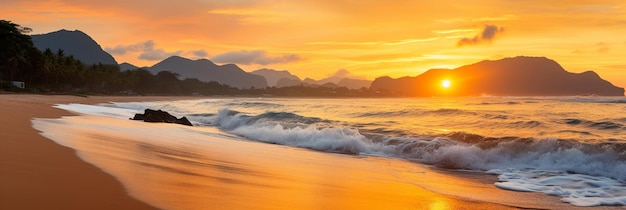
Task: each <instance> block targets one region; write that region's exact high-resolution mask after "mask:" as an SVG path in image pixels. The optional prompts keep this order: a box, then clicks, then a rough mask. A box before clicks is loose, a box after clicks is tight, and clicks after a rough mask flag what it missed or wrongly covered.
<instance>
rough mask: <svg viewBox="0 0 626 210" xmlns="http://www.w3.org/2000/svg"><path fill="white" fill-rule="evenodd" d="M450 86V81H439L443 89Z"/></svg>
mask: <svg viewBox="0 0 626 210" xmlns="http://www.w3.org/2000/svg"><path fill="white" fill-rule="evenodd" d="M451 85H452V83H451V82H450V80H447V79H444V80H441V86H442V87H443V88H449V87H450V86H451Z"/></svg>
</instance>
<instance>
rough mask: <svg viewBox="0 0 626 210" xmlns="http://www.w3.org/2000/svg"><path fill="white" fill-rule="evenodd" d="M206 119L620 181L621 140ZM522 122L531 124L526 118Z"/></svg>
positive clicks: (247, 132) (378, 148) (454, 162)
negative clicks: (594, 141) (407, 131)
mask: <svg viewBox="0 0 626 210" xmlns="http://www.w3.org/2000/svg"><path fill="white" fill-rule="evenodd" d="M211 118H212V119H211V124H212V125H215V126H218V127H220V128H222V129H224V130H226V131H228V132H231V133H234V134H238V135H242V136H245V137H247V138H250V139H255V140H259V141H264V142H270V143H277V144H285V145H292V146H299V147H306V148H310V149H316V150H322V151H331V152H345V153H349V154H375V155H385V156H390V157H396V158H406V159H411V160H418V161H420V162H425V163H429V164H434V165H438V166H442V167H445V168H453V169H470V170H490V169H498V168H508V167H515V168H538V169H559V170H564V171H571V172H576V173H581V174H589V175H599V176H605V177H611V178H615V179H618V180H621V181H626V162H624V160H626V145H625V144H620V143H605V144H583V143H579V142H576V141H570V140H557V139H542V140H538V139H533V138H518V137H503V138H489V137H483V136H480V135H476V134H468V133H463V132H455V133H451V134H446V135H440V136H427V135H423V136H414V137H406V136H402V135H393V134H401V132H398V131H394V130H385V129H369V130H365V131H366V133H365V134H362V133H361V131H360V130H359V129H357V128H350V127H347V126H334V124H333V123H331V121H328V120H323V119H319V118H314V117H305V116H300V115H297V114H293V113H274V112H267V113H263V114H260V115H257V116H248V115H245V114H243V113H239V112H237V111H233V110H230V109H222V110H220V111H219V113H218V114H217V115H215V116H212V117H211ZM321 122H325V123H321ZM320 123H321V124H320ZM335 124H336V123H335ZM524 124H530V125H531V126H534V123H532V122H529V123H524ZM386 134H387V135H386ZM388 134H392V135H388Z"/></svg>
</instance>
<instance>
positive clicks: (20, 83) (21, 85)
mask: <svg viewBox="0 0 626 210" xmlns="http://www.w3.org/2000/svg"><path fill="white" fill-rule="evenodd" d="M11 84H12V85H13V86H15V87H18V88H22V89H24V88H26V83H24V82H20V81H12V82H11Z"/></svg>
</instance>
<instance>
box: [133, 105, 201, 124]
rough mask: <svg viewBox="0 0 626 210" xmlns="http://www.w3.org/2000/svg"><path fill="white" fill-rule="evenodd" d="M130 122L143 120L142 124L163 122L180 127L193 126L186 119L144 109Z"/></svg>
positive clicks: (164, 112)
mask: <svg viewBox="0 0 626 210" xmlns="http://www.w3.org/2000/svg"><path fill="white" fill-rule="evenodd" d="M131 120H143V121H144V122H163V123H176V124H181V125H188V126H193V125H192V124H191V122H189V120H188V119H187V117H182V118H180V119H178V118H176V117H174V116H173V115H171V114H170V113H167V112H166V111H161V110H152V109H146V110H144V113H143V114H135V116H134V117H133V118H131Z"/></svg>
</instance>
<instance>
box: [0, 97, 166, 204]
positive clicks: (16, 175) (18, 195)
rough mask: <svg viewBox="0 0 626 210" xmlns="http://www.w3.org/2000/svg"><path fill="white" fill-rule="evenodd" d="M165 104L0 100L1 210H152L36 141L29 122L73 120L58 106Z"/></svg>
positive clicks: (68, 153) (65, 152) (66, 152)
mask: <svg viewBox="0 0 626 210" xmlns="http://www.w3.org/2000/svg"><path fill="white" fill-rule="evenodd" d="M163 99H165V97H134V98H130V97H88V98H85V97H77V96H42V95H21V94H20V95H17V94H2V95H0V209H154V207H152V206H150V205H148V204H146V203H144V202H141V201H138V200H136V199H134V198H132V197H130V196H128V194H127V193H126V191H125V189H124V187H123V186H122V185H121V184H120V182H119V181H117V180H116V179H115V178H114V177H113V176H111V175H110V174H106V173H104V172H103V171H102V170H101V169H99V168H97V167H95V166H93V165H91V164H88V163H86V162H84V161H83V160H81V159H79V158H78V157H77V156H76V154H75V151H73V150H72V149H70V148H67V147H63V146H61V145H58V144H56V143H54V142H53V141H51V140H49V139H46V138H44V137H42V136H41V135H39V132H38V131H36V130H35V129H33V128H32V126H31V119H32V118H34V117H40V118H58V117H61V116H68V115H72V114H71V113H69V112H66V111H64V110H60V109H56V108H53V107H52V106H53V105H54V104H58V103H86V104H94V103H102V102H109V101H148V100H163Z"/></svg>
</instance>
